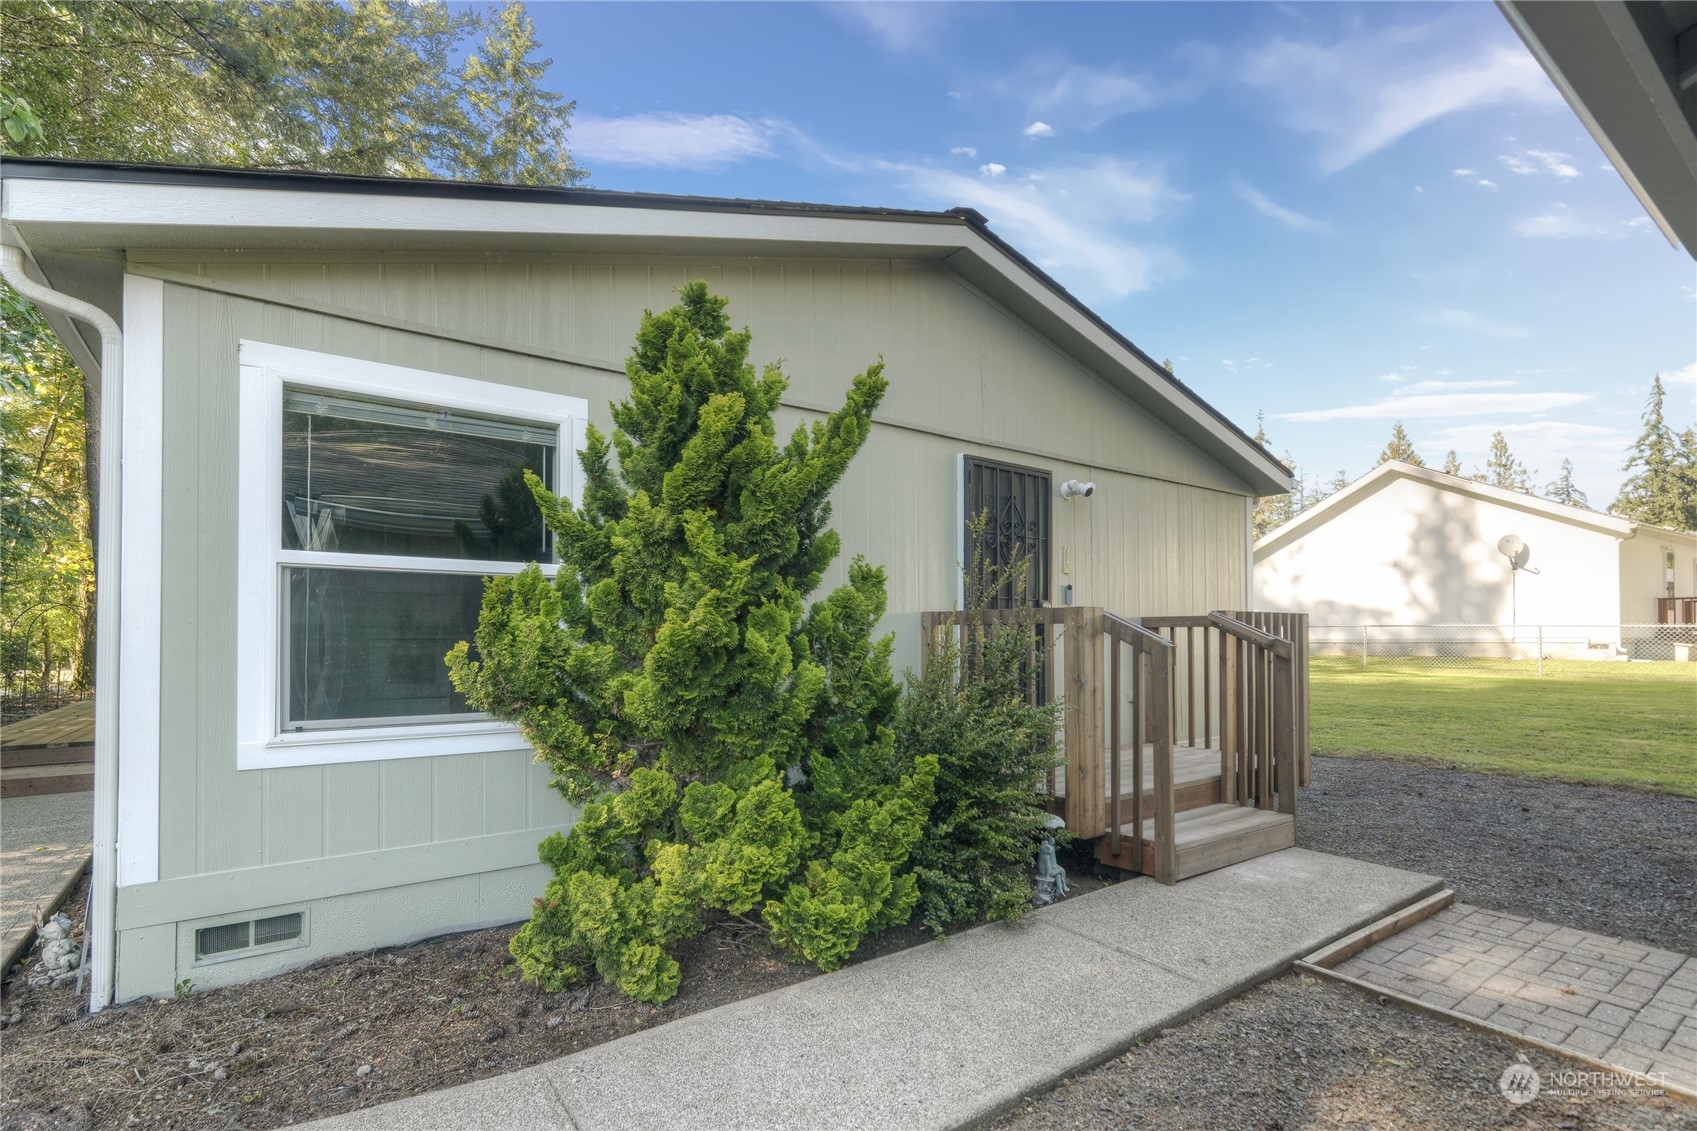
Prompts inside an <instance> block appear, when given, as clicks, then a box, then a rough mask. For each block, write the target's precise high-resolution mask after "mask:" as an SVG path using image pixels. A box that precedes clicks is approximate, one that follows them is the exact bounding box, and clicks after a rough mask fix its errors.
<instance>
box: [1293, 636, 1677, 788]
mask: <svg viewBox="0 0 1697 1131" xmlns="http://www.w3.org/2000/svg"><path fill="white" fill-rule="evenodd" d="M1575 669H1577V670H1575ZM1311 673H1312V674H1311V679H1312V694H1311V697H1310V698H1311V725H1312V727H1313V748H1314V752H1315V753H1316V754H1328V755H1341V756H1345V757H1348V756H1352V755H1368V756H1372V757H1386V758H1405V759H1409V760H1414V761H1426V762H1434V763H1442V764H1445V765H1452V766H1461V767H1465V768H1467V769H1475V770H1485V771H1489V772H1492V773H1505V774H1520V775H1524V776H1528V777H1547V778H1559V779H1561V780H1563V781H1575V782H1595V783H1601V784H1605V785H1627V786H1634V787H1637V788H1639V789H1653V790H1660V791H1662V792H1665V793H1678V794H1684V795H1685V796H1687V797H1697V664H1689V663H1684V664H1679V663H1633V664H1617V663H1575V664H1568V665H1562V666H1561V668H1560V669H1559V670H1558V671H1556V672H1552V674H1549V675H1546V676H1543V677H1541V678H1540V677H1538V676H1536V675H1534V674H1526V665H1525V664H1518V665H1515V664H1511V662H1506V661H1504V662H1497V663H1496V664H1492V663H1490V662H1481V663H1480V664H1478V665H1469V666H1468V667H1466V668H1444V667H1436V668H1432V667H1423V666H1420V665H1418V664H1406V665H1401V666H1397V665H1392V664H1390V663H1386V664H1384V665H1379V664H1375V665H1374V666H1373V667H1372V668H1369V669H1368V670H1366V671H1363V670H1361V665H1360V663H1359V662H1358V661H1353V660H1345V659H1333V658H1316V659H1314V660H1313V663H1312V668H1311Z"/></svg>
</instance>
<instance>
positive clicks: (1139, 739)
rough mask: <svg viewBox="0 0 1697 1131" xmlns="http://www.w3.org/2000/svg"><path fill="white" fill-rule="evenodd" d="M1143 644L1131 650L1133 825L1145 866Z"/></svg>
mask: <svg viewBox="0 0 1697 1131" xmlns="http://www.w3.org/2000/svg"><path fill="white" fill-rule="evenodd" d="M1145 666H1146V665H1145V664H1144V663H1143V646H1142V645H1139V646H1138V647H1136V648H1133V649H1132V650H1131V694H1132V700H1131V749H1132V755H1131V758H1132V762H1131V827H1132V829H1133V834H1132V835H1133V836H1135V837H1136V838H1137V860H1138V867H1139V868H1141V867H1142V866H1143V704H1144V703H1146V702H1148V700H1147V699H1145V698H1144V692H1143V674H1144V667H1145Z"/></svg>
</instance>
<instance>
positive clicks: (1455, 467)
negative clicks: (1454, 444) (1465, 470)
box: [1444, 448, 1461, 475]
mask: <svg viewBox="0 0 1697 1131" xmlns="http://www.w3.org/2000/svg"><path fill="white" fill-rule="evenodd" d="M1444 474H1445V475H1460V474H1461V457H1460V456H1458V455H1456V454H1455V449H1454V448H1451V449H1450V450H1449V451H1447V452H1445V453H1444Z"/></svg>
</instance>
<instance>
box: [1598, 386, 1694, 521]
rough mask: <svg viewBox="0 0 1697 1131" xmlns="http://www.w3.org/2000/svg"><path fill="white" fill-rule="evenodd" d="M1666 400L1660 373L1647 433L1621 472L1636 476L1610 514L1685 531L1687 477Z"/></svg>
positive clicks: (1649, 407)
mask: <svg viewBox="0 0 1697 1131" xmlns="http://www.w3.org/2000/svg"><path fill="white" fill-rule="evenodd" d="M1666 397H1667V391H1666V390H1665V389H1664V388H1663V387H1662V378H1661V374H1659V373H1658V374H1657V375H1656V376H1655V377H1654V378H1653V379H1652V380H1651V381H1650V399H1649V401H1648V402H1646V404H1645V406H1644V417H1643V419H1644V431H1643V432H1641V433H1640V434H1639V436H1638V439H1637V440H1636V441H1634V443H1633V445H1632V451H1631V454H1630V455H1628V456H1627V459H1626V464H1625V466H1624V467H1623V468H1622V469H1621V470H1623V471H1628V472H1635V473H1634V474H1632V475H1630V476H1629V477H1628V478H1627V480H1626V482H1624V483H1622V484H1621V485H1620V494H1619V495H1618V496H1617V497H1616V498H1615V501H1614V505H1613V506H1611V507H1610V508H1609V510H1610V511H1612V512H1613V513H1615V514H1618V515H1620V516H1621V517H1622V518H1630V519H1636V520H1637V521H1639V522H1648V523H1650V524H1651V525H1653V526H1670V527H1674V528H1685V527H1686V525H1687V520H1688V517H1689V516H1688V515H1687V513H1686V512H1687V505H1686V497H1685V495H1686V489H1685V477H1684V476H1682V475H1681V473H1680V466H1679V465H1680V459H1679V448H1678V442H1677V441H1676V440H1675V439H1674V435H1673V430H1672V429H1671V428H1669V427H1668V423H1667V419H1666V417H1665V416H1664V414H1663V402H1664V401H1665V399H1666Z"/></svg>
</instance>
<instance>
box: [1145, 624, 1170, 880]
mask: <svg viewBox="0 0 1697 1131" xmlns="http://www.w3.org/2000/svg"><path fill="white" fill-rule="evenodd" d="M1151 659H1153V660H1154V668H1153V670H1152V672H1151V675H1152V676H1153V678H1152V680H1151V683H1153V685H1154V686H1153V687H1152V688H1151V689H1150V691H1151V693H1152V694H1151V695H1150V698H1151V700H1152V701H1153V702H1154V703H1155V705H1156V710H1157V711H1158V712H1160V713H1161V715H1162V716H1163V717H1161V718H1160V719H1159V721H1158V722H1157V724H1156V727H1155V843H1154V845H1153V846H1152V850H1153V854H1154V857H1155V879H1156V880H1157V881H1159V882H1160V883H1163V884H1173V883H1177V882H1178V843H1177V840H1176V836H1177V830H1176V828H1175V827H1174V819H1173V817H1174V814H1173V727H1174V725H1175V722H1176V720H1175V718H1174V716H1175V715H1176V714H1177V712H1176V711H1175V710H1173V701H1172V690H1173V683H1174V680H1173V650H1172V649H1171V648H1168V649H1166V650H1165V652H1164V654H1162V655H1157V656H1153V657H1151ZM1139 831H1140V833H1141V830H1139Z"/></svg>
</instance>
